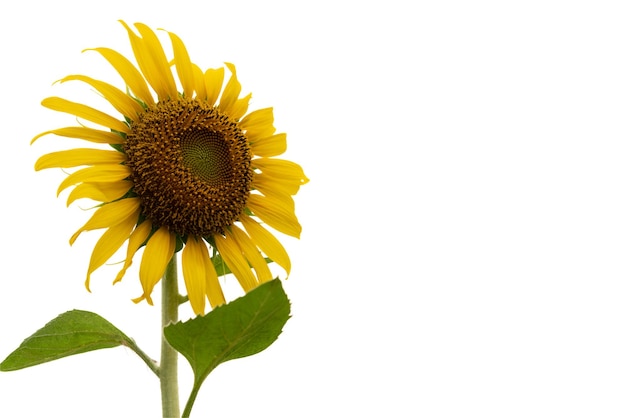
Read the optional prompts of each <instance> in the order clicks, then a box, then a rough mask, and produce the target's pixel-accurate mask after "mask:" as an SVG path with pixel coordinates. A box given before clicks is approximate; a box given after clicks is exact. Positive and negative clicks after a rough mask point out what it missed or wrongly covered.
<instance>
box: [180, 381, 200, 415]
mask: <svg viewBox="0 0 626 418" xmlns="http://www.w3.org/2000/svg"><path fill="white" fill-rule="evenodd" d="M201 384H202V382H201V383H200V384H198V383H197V382H196V383H194V385H193V389H192V390H191V394H190V395H189V399H188V400H187V404H186V405H185V410H184V411H183V417H182V418H189V414H191V408H192V407H193V403H194V402H195V401H196V396H198V391H199V390H200V385H201Z"/></svg>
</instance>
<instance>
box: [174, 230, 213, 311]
mask: <svg viewBox="0 0 626 418" xmlns="http://www.w3.org/2000/svg"><path fill="white" fill-rule="evenodd" d="M207 258H209V252H208V250H207V248H206V245H205V244H204V242H202V241H201V240H200V241H199V240H198V239H197V238H196V237H194V236H190V237H189V238H188V239H187V242H186V243H185V247H184V248H183V255H182V257H181V261H182V264H183V277H184V278H185V286H186V287H187V294H188V295H189V303H190V304H191V308H192V309H193V311H194V313H195V314H196V315H202V314H204V305H205V301H206V284H207V283H206V274H207V272H206V259H207Z"/></svg>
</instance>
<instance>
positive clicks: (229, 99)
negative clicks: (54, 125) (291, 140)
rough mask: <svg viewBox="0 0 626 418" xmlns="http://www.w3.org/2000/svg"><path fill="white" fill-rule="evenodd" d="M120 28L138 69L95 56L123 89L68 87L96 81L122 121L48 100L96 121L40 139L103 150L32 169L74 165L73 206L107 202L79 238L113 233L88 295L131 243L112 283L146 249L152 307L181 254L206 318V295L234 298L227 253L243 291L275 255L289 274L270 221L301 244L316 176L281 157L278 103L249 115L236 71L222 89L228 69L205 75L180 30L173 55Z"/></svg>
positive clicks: (45, 159) (48, 160) (99, 255)
mask: <svg viewBox="0 0 626 418" xmlns="http://www.w3.org/2000/svg"><path fill="white" fill-rule="evenodd" d="M122 24H123V26H124V28H125V29H126V31H127V32H128V36H129V40H130V44H131V47H132V50H133V53H134V58H135V60H136V64H135V63H132V62H131V61H129V60H128V59H127V58H126V57H124V56H123V55H122V54H120V53H119V52H117V51H115V50H112V49H108V48H95V49H93V50H92V51H96V52H98V53H99V54H100V55H101V56H102V57H103V58H104V59H105V60H107V61H108V63H109V64H110V65H111V66H112V67H113V68H114V69H115V70H116V71H117V72H118V74H119V75H120V77H121V79H122V80H123V82H124V84H125V86H124V89H123V90H122V89H119V88H117V87H115V86H114V85H112V84H109V83H106V82H104V81H101V80H96V79H93V78H91V77H88V76H85V75H70V76H67V77H65V78H64V79H62V80H61V81H62V82H65V81H70V80H76V81H81V82H84V83H86V84H88V85H90V86H91V87H93V88H94V89H96V90H97V91H98V92H99V93H100V94H101V95H102V96H103V97H104V98H105V99H106V100H107V101H108V102H109V103H110V104H111V105H113V107H114V108H115V109H116V110H117V112H118V114H116V115H109V114H107V113H104V112H101V111H99V110H97V109H94V108H92V107H89V106H86V105H84V104H80V103H76V102H72V101H69V100H66V99H62V98H58V97H50V98H47V99H44V101H43V102H42V104H43V105H44V106H45V107H47V108H49V109H52V110H56V111H60V112H65V113H69V114H72V115H74V116H76V117H77V118H79V119H82V120H83V121H86V122H89V123H90V125H89V126H87V124H86V123H83V122H81V124H80V125H79V126H70V127H64V128H58V129H53V130H50V131H46V132H43V133H41V134H39V135H37V136H36V137H35V138H34V139H33V141H35V140H36V139H37V138H39V137H41V136H44V135H47V134H54V135H58V136H61V137H69V138H79V139H82V140H85V141H87V142H88V143H90V144H92V145H94V146H92V147H87V148H76V149H68V150H64V151H58V152H53V153H50V154H46V155H43V156H42V157H40V158H39V160H38V161H37V162H36V164H35V169H36V170H41V169H44V168H52V167H60V168H76V170H75V171H73V172H72V173H71V174H69V175H68V176H67V178H66V179H65V180H63V182H62V183H61V185H60V186H59V189H58V192H59V193H60V192H61V191H63V190H65V189H66V188H69V187H72V188H73V189H72V191H71V192H70V194H69V196H68V204H70V203H72V202H73V201H75V200H77V199H81V198H88V199H92V200H95V201H97V202H99V205H98V206H97V209H96V211H95V212H94V214H93V215H92V217H91V218H90V219H89V221H87V223H86V224H85V225H83V227H81V228H80V229H79V230H78V231H76V233H75V234H74V235H73V236H72V237H71V239H70V243H73V242H74V240H76V238H77V237H78V236H79V235H80V234H81V233H82V232H83V231H88V230H95V229H103V230H104V233H103V234H102V236H101V238H100V239H99V240H98V242H97V243H96V245H95V248H94V250H93V253H92V256H91V260H90V262H89V267H88V269H87V279H86V286H87V288H89V281H90V276H91V274H92V273H93V272H94V271H95V270H96V269H98V268H99V267H101V266H102V265H103V264H104V263H105V262H106V261H107V260H109V259H110V258H111V257H112V256H113V255H114V254H115V253H117V251H118V250H119V249H120V248H121V247H122V246H123V245H124V244H125V243H126V244H127V249H126V260H125V262H124V265H123V267H122V269H121V271H120V272H119V273H118V275H117V277H116V278H115V281H114V282H117V281H119V280H121V279H122V277H123V276H124V274H125V272H126V270H127V269H128V268H129V266H130V265H131V263H132V260H133V257H134V256H135V253H137V252H138V250H139V249H140V248H142V247H144V246H145V249H144V250H143V255H142V257H141V264H140V268H139V278H140V282H141V285H142V288H143V294H142V295H141V296H140V297H138V298H137V299H134V300H135V301H136V302H139V301H141V300H147V301H148V303H152V299H151V293H152V289H153V288H154V286H155V285H156V283H157V282H158V281H159V280H160V278H161V276H162V275H163V273H164V271H165V268H166V266H167V263H168V262H169V260H170V259H171V258H172V256H174V253H175V251H176V249H177V247H179V249H180V248H182V270H183V276H184V280H185V284H186V287H187V293H188V295H189V301H190V303H191V306H192V308H193V310H194V311H195V312H196V313H197V314H202V313H204V311H205V301H206V300H207V299H208V301H209V303H210V305H211V306H216V305H219V304H222V303H224V302H225V298H224V295H223V292H222V289H221V286H220V284H219V281H218V275H217V273H218V272H217V271H216V269H215V267H214V264H213V262H212V260H213V259H215V257H216V256H218V255H219V257H218V258H219V259H220V260H223V262H225V264H226V265H227V266H228V270H229V271H230V272H232V273H233V274H234V276H235V277H236V278H237V280H238V281H239V283H240V284H241V286H242V288H243V289H244V291H246V292H247V291H249V290H252V289H253V288H254V287H256V286H257V285H259V284H260V283H263V282H265V281H268V280H270V279H271V278H272V275H271V273H270V270H269V268H268V266H267V260H268V259H271V260H272V261H274V262H276V263H277V264H278V265H279V266H281V267H282V268H283V269H284V270H285V271H286V272H287V274H289V271H290V269H291V263H290V261H289V256H288V254H287V252H286V251H285V249H284V247H283V246H282V245H281V244H280V242H279V241H278V240H277V239H276V238H275V237H274V236H273V234H272V233H270V232H269V231H268V230H267V229H266V227H265V225H267V226H270V227H271V228H273V229H275V230H277V231H279V232H282V233H284V234H287V235H291V236H294V237H299V235H300V231H301V227H300V224H299V222H298V220H297V218H296V215H295V208H294V202H293V197H292V196H293V195H295V194H296V193H297V192H298V190H299V188H300V186H301V185H302V184H304V183H306V182H307V181H308V179H307V178H306V176H305V175H304V172H303V171H302V168H301V167H300V166H299V165H298V164H296V163H293V162H291V161H287V160H284V159H279V158H275V157H276V156H279V155H280V154H282V153H283V152H284V151H285V150H286V135H285V134H282V133H278V134H277V133H276V132H275V131H276V129H275V128H274V117H273V111H272V109H271V108H266V109H259V110H255V111H252V112H248V103H249V100H250V97H251V96H250V95H249V94H248V95H247V96H244V97H240V93H241V85H240V83H239V81H238V79H237V75H236V70H235V66H234V65H232V64H230V63H227V64H226V68H227V69H228V70H229V72H230V78H229V79H228V81H227V82H226V84H225V85H224V78H225V77H224V76H225V71H224V68H218V69H208V70H206V71H202V70H201V69H200V67H198V66H197V65H196V64H194V63H192V62H191V60H190V58H189V55H188V53H187V50H186V48H185V45H184V44H183V42H182V41H181V40H180V39H179V38H178V37H177V36H176V35H174V34H173V33H169V38H170V42H171V46H172V51H173V57H172V58H171V59H168V58H167V55H166V53H165V50H164V49H163V46H162V44H161V42H160V40H159V38H158V37H157V36H156V34H155V32H154V31H152V30H151V29H150V28H149V27H147V26H146V25H143V24H141V23H136V24H135V30H136V31H137V32H138V33H136V32H135V30H133V29H132V28H130V27H129V26H128V25H126V24H125V23H124V22H122ZM172 63H173V65H174V67H175V68H176V72H175V73H173V72H172V66H171V64H172ZM176 78H177V79H178V80H176ZM177 81H178V85H180V86H182V91H178V89H177ZM92 125H93V127H92ZM97 144H104V145H109V146H110V147H109V148H108V149H106V148H103V147H102V145H100V147H97ZM177 242H178V243H183V245H182V246H181V245H177Z"/></svg>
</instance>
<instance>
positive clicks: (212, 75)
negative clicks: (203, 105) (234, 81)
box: [204, 68, 224, 106]
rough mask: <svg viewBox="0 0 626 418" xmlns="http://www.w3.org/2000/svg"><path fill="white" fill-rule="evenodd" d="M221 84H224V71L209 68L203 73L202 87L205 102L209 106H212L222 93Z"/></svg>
mask: <svg viewBox="0 0 626 418" xmlns="http://www.w3.org/2000/svg"><path fill="white" fill-rule="evenodd" d="M222 84H224V69H223V68H217V69H212V68H209V69H208V70H206V72H205V73H204V85H205V87H206V94H207V97H206V101H207V103H208V104H209V106H213V105H214V104H215V102H216V101H217V98H218V97H219V96H220V92H221V91H222Z"/></svg>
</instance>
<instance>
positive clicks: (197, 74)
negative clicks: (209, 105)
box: [191, 64, 207, 100]
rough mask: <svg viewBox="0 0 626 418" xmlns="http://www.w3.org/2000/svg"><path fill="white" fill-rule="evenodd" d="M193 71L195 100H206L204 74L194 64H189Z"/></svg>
mask: <svg viewBox="0 0 626 418" xmlns="http://www.w3.org/2000/svg"><path fill="white" fill-rule="evenodd" d="M191 66H192V69H193V82H194V85H195V88H196V98H198V99H199V100H206V98H207V94H206V85H205V84H204V74H202V70H201V69H200V67H198V66H197V65H196V64H191Z"/></svg>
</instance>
